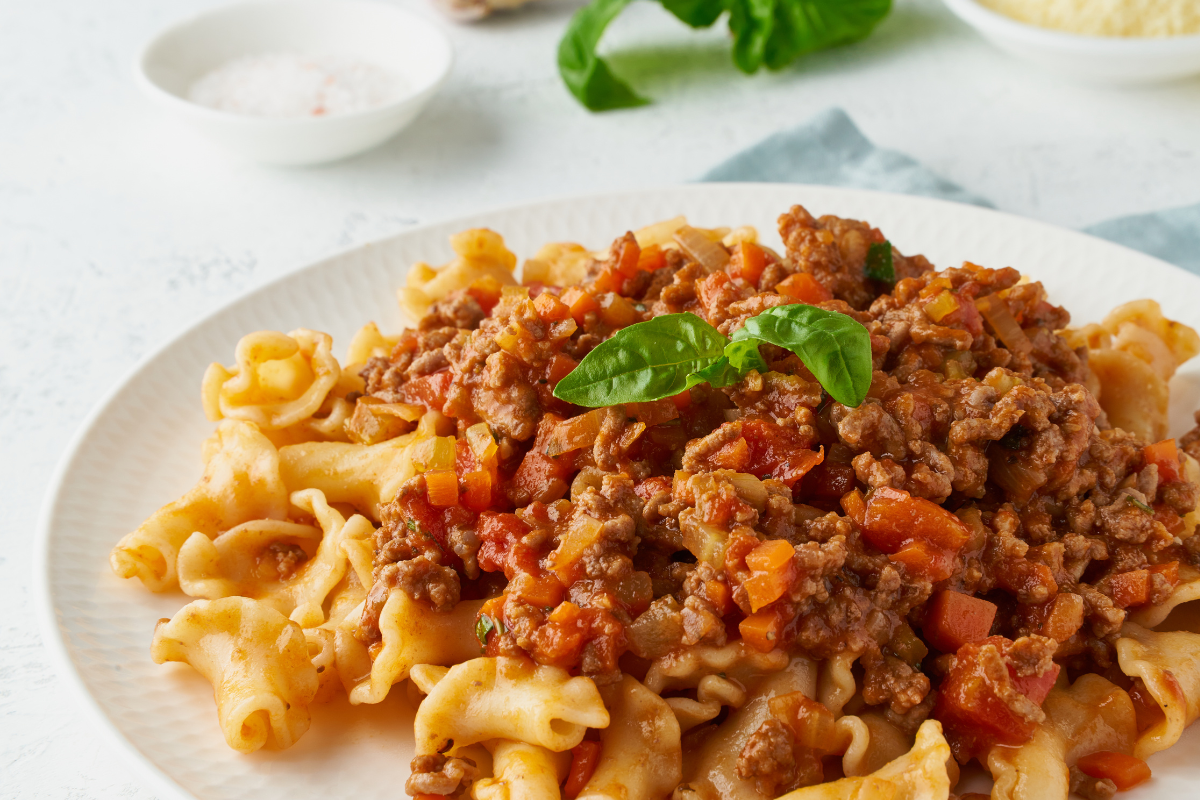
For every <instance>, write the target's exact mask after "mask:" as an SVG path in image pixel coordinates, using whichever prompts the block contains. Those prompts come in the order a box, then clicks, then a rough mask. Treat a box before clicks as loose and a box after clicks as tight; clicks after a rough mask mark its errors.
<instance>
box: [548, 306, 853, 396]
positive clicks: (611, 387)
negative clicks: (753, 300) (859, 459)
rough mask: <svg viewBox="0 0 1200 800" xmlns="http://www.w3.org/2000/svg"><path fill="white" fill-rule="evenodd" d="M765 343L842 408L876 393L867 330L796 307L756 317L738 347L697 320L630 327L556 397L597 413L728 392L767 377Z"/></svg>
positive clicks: (684, 317)
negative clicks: (698, 392)
mask: <svg viewBox="0 0 1200 800" xmlns="http://www.w3.org/2000/svg"><path fill="white" fill-rule="evenodd" d="M761 343H767V344H773V345H777V346H779V347H784V348H786V349H788V350H791V351H792V352H793V353H795V354H796V355H798V356H799V357H800V360H801V361H803V362H804V365H805V366H806V367H808V369H809V371H811V372H812V374H813V375H814V376H815V377H816V379H817V380H818V381H820V383H821V385H822V386H823V387H825V390H826V391H827V392H829V394H830V396H832V397H833V399H835V400H837V401H838V402H839V403H843V404H845V405H848V406H857V405H859V404H860V403H862V401H863V398H865V397H866V395H867V390H868V389H870V388H871V374H872V364H871V337H870V334H868V333H867V329H866V328H864V327H863V326H862V325H861V324H860V323H858V322H857V321H855V320H854V319H852V318H850V317H848V316H846V315H845V314H839V313H838V312H836V311H826V310H824V309H820V308H817V307H815V306H810V305H804V304H792V305H786V306H775V307H774V308H769V309H767V310H766V311H764V312H763V313H761V314H759V315H758V316H755V317H751V318H750V319H749V320H747V322H746V324H745V325H744V326H743V327H742V328H741V329H740V330H739V331H737V333H735V334H734V336H733V340H732V341H729V340H727V339H726V338H725V337H724V336H722V335H721V333H720V331H718V330H717V329H716V328H714V327H713V326H711V325H709V324H708V323H707V322H705V321H704V320H702V319H701V318H700V317H698V316H696V315H695V314H687V313H684V314H667V315H665V316H661V317H655V318H654V319H651V320H648V321H646V322H639V323H637V324H636V325H630V326H629V327H627V328H623V329H621V330H619V331H617V333H616V334H614V335H613V336H612V338H610V339H608V340H607V341H605V342H602V343H601V344H600V345H599V346H597V347H596V348H595V349H594V350H592V352H590V353H588V354H587V356H585V357H584V359H583V361H581V362H579V366H577V367H576V368H575V369H574V370H573V371H572V372H571V373H570V374H569V375H567V377H565V378H563V379H562V380H561V381H559V382H558V385H557V386H555V387H554V396H555V397H557V398H559V399H560V400H566V401H567V402H569V403H574V404H576V405H580V406H588V407H590V408H597V407H599V406H610V405H618V404H622V403H643V402H648V401H651V400H661V399H662V398H664V397H670V396H672V395H676V394H679V393H680V392H682V391H683V390H684V389H688V388H691V387H692V386H695V385H696V384H698V383H708V384H710V385H712V386H714V387H716V388H722V387H725V386H729V385H732V384H734V383H737V382H738V381H739V380H741V378H742V377H743V376H744V375H745V374H746V373H747V372H749V371H750V370H752V369H754V370H758V371H759V372H766V371H767V369H768V367H767V363H766V362H765V361H764V360H763V357H762V355H761V354H760V353H759V352H758V346H759V344H761Z"/></svg>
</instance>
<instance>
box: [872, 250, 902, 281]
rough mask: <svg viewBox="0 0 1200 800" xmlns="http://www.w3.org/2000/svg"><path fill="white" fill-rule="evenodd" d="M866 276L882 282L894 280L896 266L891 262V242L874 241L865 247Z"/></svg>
mask: <svg viewBox="0 0 1200 800" xmlns="http://www.w3.org/2000/svg"><path fill="white" fill-rule="evenodd" d="M865 271H866V273H867V277H868V278H870V279H871V280H873V281H880V282H882V283H895V282H896V267H895V265H894V264H893V263H892V243H891V242H887V241H884V242H875V243H873V244H872V245H871V246H870V247H868V248H867V267H866V270H865Z"/></svg>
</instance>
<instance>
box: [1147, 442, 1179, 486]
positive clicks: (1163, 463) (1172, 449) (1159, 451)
mask: <svg viewBox="0 0 1200 800" xmlns="http://www.w3.org/2000/svg"><path fill="white" fill-rule="evenodd" d="M1142 455H1143V456H1144V457H1145V459H1146V463H1147V464H1155V465H1157V466H1158V482H1159V483H1173V482H1175V481H1177V480H1179V479H1180V478H1181V477H1182V476H1181V475H1180V473H1179V449H1178V448H1177V447H1176V446H1175V440H1174V439H1163V440H1162V441H1161V442H1155V443H1154V444H1148V445H1146V446H1145V447H1143V448H1142Z"/></svg>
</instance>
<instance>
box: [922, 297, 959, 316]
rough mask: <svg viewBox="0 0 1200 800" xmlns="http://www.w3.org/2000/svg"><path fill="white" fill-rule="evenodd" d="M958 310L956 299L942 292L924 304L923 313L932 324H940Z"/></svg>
mask: <svg viewBox="0 0 1200 800" xmlns="http://www.w3.org/2000/svg"><path fill="white" fill-rule="evenodd" d="M957 310H958V299H957V298H955V296H954V295H953V294H952V293H950V292H947V291H945V290H943V291H942V292H941V293H940V294H938V296H937V297H935V298H933V299H932V300H930V301H929V302H928V303H926V304H925V313H926V314H928V315H929V318H930V319H931V320H933V321H934V322H941V321H942V320H943V319H945V318H946V317H947V316H948V315H950V314H953V313H954V312H955V311H957Z"/></svg>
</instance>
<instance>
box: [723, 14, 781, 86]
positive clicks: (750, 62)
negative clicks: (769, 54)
mask: <svg viewBox="0 0 1200 800" xmlns="http://www.w3.org/2000/svg"><path fill="white" fill-rule="evenodd" d="M775 6H776V0H734V2H733V3H732V4H731V6H730V9H729V32H730V33H732V34H733V63H734V64H735V65H736V66H737V68H738V69H740V70H741V71H742V72H745V73H746V74H748V75H749V74H752V73H755V72H757V71H758V68H759V67H761V66H762V65H763V59H764V56H765V54H766V50H767V45H768V43H769V41H770V38H771V33H772V31H773V30H774V28H775Z"/></svg>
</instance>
